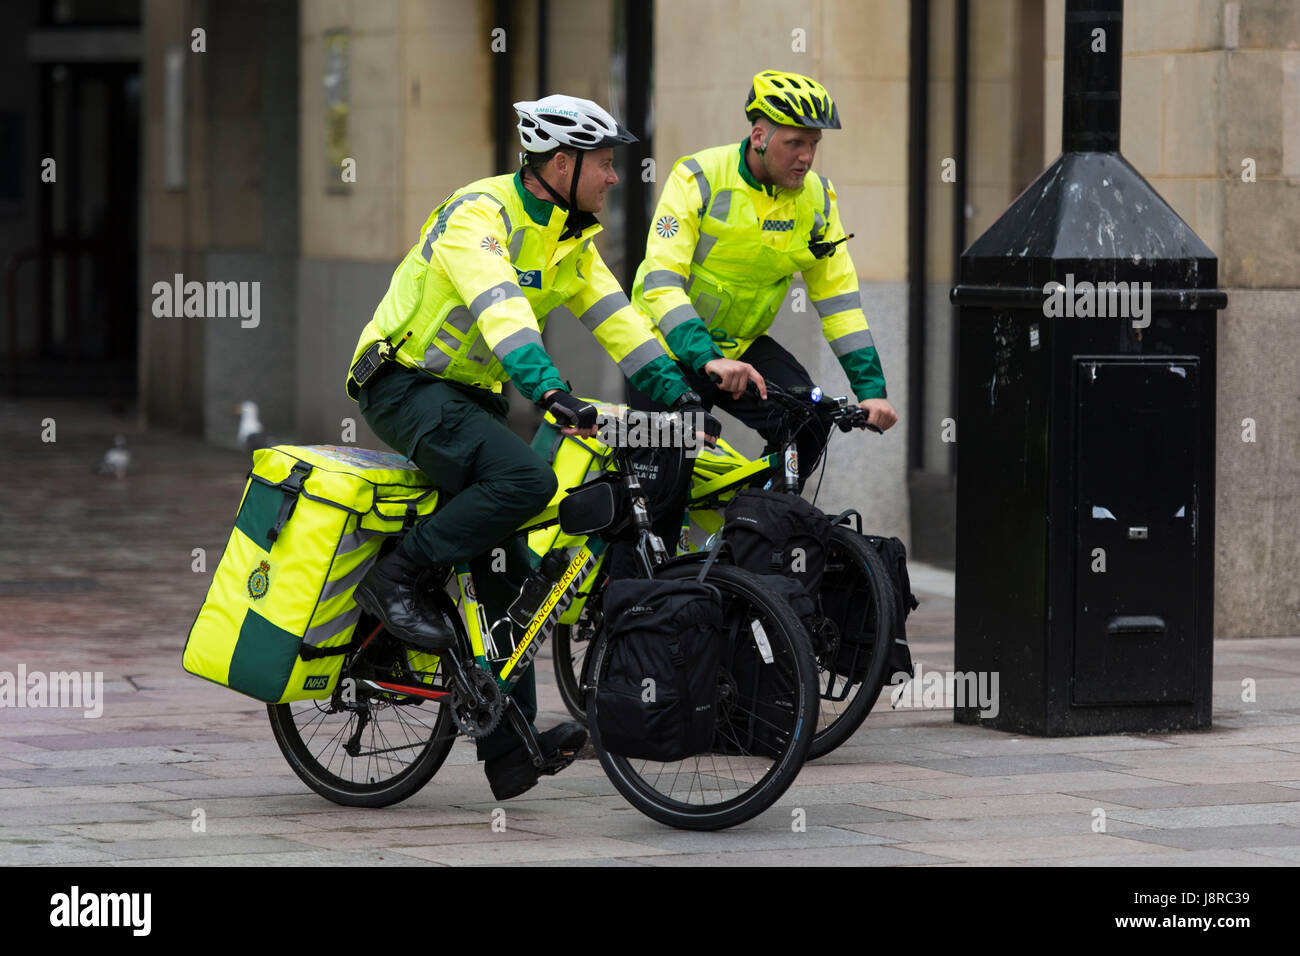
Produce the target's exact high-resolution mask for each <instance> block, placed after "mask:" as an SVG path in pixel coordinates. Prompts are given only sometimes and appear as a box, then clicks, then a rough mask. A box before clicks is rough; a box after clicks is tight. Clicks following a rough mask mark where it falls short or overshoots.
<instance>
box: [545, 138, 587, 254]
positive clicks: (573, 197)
mask: <svg viewBox="0 0 1300 956" xmlns="http://www.w3.org/2000/svg"><path fill="white" fill-rule="evenodd" d="M577 152H578V157H577V159H575V160H574V161H573V179H572V181H571V182H570V185H569V198H568V200H567V201H566V200H565V198H564V197H563V196H561V195H560V193H559V191H558V190H557V189H555V187H553V186H552V185H551V184H550V183H548V182H547V181H546V177H544V176H543V175H542V173H541V170H539V169H538V168H537V167H536V166H533V165H532V164H531V163H530V164H529V165H528V170H529V172H531V173H532V174H533V176H535V177H536V178H537V181H538V182H539V183H541V184H542V188H543V189H545V190H546V191H547V192H548V193H550V195H551V201H552V202H554V203H555V205H557V206H559V207H560V208H561V209H563V210H564V211H565V212H567V213H568V217H567V219H566V220H565V223H564V229H563V231H561V233H560V239H562V240H563V239H567V238H569V237H570V236H576V235H578V233H580V232H582V230H584V229H586V228H587V227H588V226H589V225H591V224H592V223H594V222H596V217H595V216H593V215H590V214H588V213H584V212H582V211H581V210H579V209H578V175H579V174H580V173H581V172H582V155H583V153H584V152H585V150H581V149H579V150H578V151H577Z"/></svg>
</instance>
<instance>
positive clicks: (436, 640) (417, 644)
mask: <svg viewBox="0 0 1300 956" xmlns="http://www.w3.org/2000/svg"><path fill="white" fill-rule="evenodd" d="M424 570H425V566H424V565H421V564H418V563H416V562H415V561H412V560H411V559H410V558H408V557H407V556H406V553H405V552H404V551H403V550H402V549H401V548H400V547H399V548H395V549H394V550H393V551H392V552H391V553H390V554H389V555H388V556H387V557H385V558H383V559H381V560H380V561H379V562H377V563H376V564H375V566H374V567H373V568H371V569H370V572H369V573H368V574H367V575H366V576H365V577H364V578H363V579H362V580H361V583H360V584H358V585H357V587H356V590H355V591H354V592H353V599H354V600H355V601H356V602H357V605H358V606H359V607H360V608H361V609H362V610H363V611H366V612H368V613H370V614H373V615H374V616H375V617H377V618H379V619H380V620H381V621H383V622H384V627H385V628H386V629H387V630H388V632H389V633H390V634H392V635H393V636H394V637H396V638H397V639H398V640H399V641H401V642H403V643H404V644H409V645H410V646H412V647H414V648H417V649H418V650H421V651H445V650H446V649H447V648H449V647H451V646H452V645H454V644H455V643H456V632H455V631H454V630H452V628H451V626H450V625H449V624H448V623H447V621H446V619H445V618H443V616H442V615H441V614H436V613H435V614H430V613H426V612H425V611H424V610H423V609H422V608H421V607H420V602H419V601H418V600H417V598H416V589H415V585H416V580H417V579H418V578H419V576H420V572H421V571H424Z"/></svg>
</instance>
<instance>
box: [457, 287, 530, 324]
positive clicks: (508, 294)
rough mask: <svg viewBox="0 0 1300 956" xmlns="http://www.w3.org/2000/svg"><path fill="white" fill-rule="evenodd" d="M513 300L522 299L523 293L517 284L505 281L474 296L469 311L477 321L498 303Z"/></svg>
mask: <svg viewBox="0 0 1300 956" xmlns="http://www.w3.org/2000/svg"><path fill="white" fill-rule="evenodd" d="M515 298H519V299H522V298H524V292H523V290H522V289H520V288H519V285H518V283H516V282H513V281H511V280H510V279H507V280H506V281H505V282H498V283H497V284H496V285H494V286H493V287H492V288H490V289H484V290H483V291H482V292H480V293H479V294H478V295H476V296H474V301H473V302H471V303H470V304H469V310H470V311H471V312H472V313H474V318H475V319H477V318H478V317H479V316H481V315H482V314H483V313H484V312H486V311H487V310H488V309H490V308H491V307H492V306H494V305H496V304H497V303H498V302H504V301H505V300H506V299H515Z"/></svg>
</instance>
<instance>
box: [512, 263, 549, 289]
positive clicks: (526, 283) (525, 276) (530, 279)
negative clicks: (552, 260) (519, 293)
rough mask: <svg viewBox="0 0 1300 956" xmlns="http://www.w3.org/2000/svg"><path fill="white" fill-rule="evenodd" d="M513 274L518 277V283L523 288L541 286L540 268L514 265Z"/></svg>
mask: <svg viewBox="0 0 1300 956" xmlns="http://www.w3.org/2000/svg"><path fill="white" fill-rule="evenodd" d="M515 275H516V276H517V277H518V279H519V285H520V287H521V288H524V289H540V288H541V287H542V270H541V269H527V270H524V269H520V268H518V267H517V266H516V267H515Z"/></svg>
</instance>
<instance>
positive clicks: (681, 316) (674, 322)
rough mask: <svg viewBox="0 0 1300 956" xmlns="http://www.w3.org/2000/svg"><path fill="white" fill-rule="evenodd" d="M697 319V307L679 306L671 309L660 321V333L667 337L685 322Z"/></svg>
mask: <svg viewBox="0 0 1300 956" xmlns="http://www.w3.org/2000/svg"><path fill="white" fill-rule="evenodd" d="M694 318H697V316H696V315H695V307H694V306H692V305H679V306H677V307H676V308H673V309H669V310H668V311H667V312H666V313H664V317H663V318H662V319H660V320H659V331H660V332H662V333H663V334H664V335H667V334H668V333H669V332H671V331H672V330H673V329H675V328H677V326H679V325H681V324H682V323H683V322H689V321H690V320H691V319H694Z"/></svg>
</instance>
